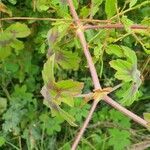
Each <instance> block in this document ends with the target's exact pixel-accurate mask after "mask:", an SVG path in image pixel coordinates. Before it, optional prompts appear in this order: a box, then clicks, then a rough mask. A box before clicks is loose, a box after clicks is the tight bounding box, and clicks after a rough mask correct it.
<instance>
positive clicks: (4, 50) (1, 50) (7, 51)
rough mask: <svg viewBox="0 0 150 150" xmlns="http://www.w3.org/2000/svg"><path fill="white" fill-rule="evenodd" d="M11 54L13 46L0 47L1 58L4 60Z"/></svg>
mask: <svg viewBox="0 0 150 150" xmlns="http://www.w3.org/2000/svg"><path fill="white" fill-rule="evenodd" d="M10 55H11V48H10V47H9V46H5V47H0V60H3V59H5V58H7V57H8V56H10Z"/></svg>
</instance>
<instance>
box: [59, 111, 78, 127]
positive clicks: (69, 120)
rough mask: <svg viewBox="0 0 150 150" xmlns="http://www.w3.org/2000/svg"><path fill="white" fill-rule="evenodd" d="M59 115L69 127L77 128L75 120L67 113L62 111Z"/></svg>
mask: <svg viewBox="0 0 150 150" xmlns="http://www.w3.org/2000/svg"><path fill="white" fill-rule="evenodd" d="M60 115H61V116H62V117H63V118H64V119H65V120H66V121H67V122H68V123H69V124H70V125H71V126H74V127H77V124H76V123H75V118H74V117H73V116H71V115H70V114H69V113H67V112H65V111H64V110H63V109H61V110H60Z"/></svg>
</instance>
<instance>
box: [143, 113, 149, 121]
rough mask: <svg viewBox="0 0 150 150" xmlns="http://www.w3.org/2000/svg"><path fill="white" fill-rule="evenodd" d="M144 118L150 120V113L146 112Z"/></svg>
mask: <svg viewBox="0 0 150 150" xmlns="http://www.w3.org/2000/svg"><path fill="white" fill-rule="evenodd" d="M143 115H144V119H145V120H146V121H147V122H150V113H144V114H143Z"/></svg>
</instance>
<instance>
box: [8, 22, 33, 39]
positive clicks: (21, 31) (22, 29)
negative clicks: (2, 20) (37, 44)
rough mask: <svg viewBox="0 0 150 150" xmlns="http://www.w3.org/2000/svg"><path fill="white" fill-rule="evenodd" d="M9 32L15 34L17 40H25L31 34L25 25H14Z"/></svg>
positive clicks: (9, 28)
mask: <svg viewBox="0 0 150 150" xmlns="http://www.w3.org/2000/svg"><path fill="white" fill-rule="evenodd" d="M6 31H7V32H10V33H12V34H13V36H14V37H16V38H24V37H27V36H28V35H29V34H30V29H29V28H28V26H27V25H26V24H24V23H19V22H17V23H14V24H12V25H11V26H9V27H8V28H7V29H6Z"/></svg>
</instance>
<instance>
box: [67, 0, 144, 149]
mask: <svg viewBox="0 0 150 150" xmlns="http://www.w3.org/2000/svg"><path fill="white" fill-rule="evenodd" d="M67 2H68V5H69V8H70V11H71V14H72V16H73V18H74V20H75V24H76V25H77V31H76V33H77V36H78V37H79V39H80V43H81V45H82V48H83V51H84V54H85V57H86V59H87V63H88V66H89V70H90V73H91V77H92V80H93V84H94V87H95V89H101V85H100V83H99V79H98V75H97V72H96V69H95V66H94V63H93V61H92V57H91V55H90V52H89V49H88V45H87V42H86V40H85V36H84V33H83V31H84V27H83V25H82V23H81V22H80V20H79V18H78V15H77V13H76V11H75V8H74V6H73V2H72V0H67ZM104 101H105V102H107V103H108V104H110V105H111V106H113V107H114V108H116V109H117V110H119V111H121V112H123V113H124V114H125V115H127V116H129V117H130V118H132V119H133V120H134V121H136V122H138V123H139V124H141V125H143V126H144V127H147V122H146V121H145V120H143V119H142V118H140V117H138V116H137V115H135V114H134V113H132V112H130V111H129V110H127V109H126V108H124V107H122V106H121V105H119V104H118V103H117V102H115V101H113V100H112V99H111V98H110V97H108V96H105V97H104ZM97 104H98V101H94V102H93V104H92V107H91V109H90V111H89V114H88V116H87V118H86V120H85V122H84V124H83V126H82V128H81V129H80V131H79V133H78V135H77V137H76V138H75V141H74V142H73V145H72V148H71V150H75V149H76V147H77V146H78V143H79V141H80V139H81V137H82V135H83V133H84V131H85V129H86V128H87V126H88V123H89V121H90V119H91V117H92V114H93V112H94V110H95V108H96V106H97Z"/></svg>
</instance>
